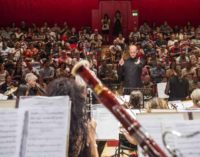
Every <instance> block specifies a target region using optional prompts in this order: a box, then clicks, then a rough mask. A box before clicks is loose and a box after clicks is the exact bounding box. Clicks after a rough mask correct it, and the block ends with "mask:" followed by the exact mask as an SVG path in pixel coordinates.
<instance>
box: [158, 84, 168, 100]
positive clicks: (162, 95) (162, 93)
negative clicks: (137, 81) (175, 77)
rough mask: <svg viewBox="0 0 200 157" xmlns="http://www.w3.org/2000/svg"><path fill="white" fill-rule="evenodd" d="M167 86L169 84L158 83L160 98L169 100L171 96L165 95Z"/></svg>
mask: <svg viewBox="0 0 200 157" xmlns="http://www.w3.org/2000/svg"><path fill="white" fill-rule="evenodd" d="M166 85H167V82H161V83H157V91H158V97H159V98H169V96H168V95H166V94H165V88H166Z"/></svg>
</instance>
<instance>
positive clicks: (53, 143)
mask: <svg viewBox="0 0 200 157" xmlns="http://www.w3.org/2000/svg"><path fill="white" fill-rule="evenodd" d="M69 111H70V107H69V108H68V111H66V110H63V109H62V108H61V109H59V108H57V109H55V108H54V109H53V108H52V109H47V110H30V111H28V116H27V117H26V118H28V120H27V124H26V126H25V128H26V129H27V138H26V139H25V140H24V141H26V142H25V143H24V145H25V147H24V148H23V153H22V156H21V157H55V156H58V157H66V152H67V151H66V148H67V147H68V146H67V142H66V140H67V136H69V124H70V119H69V117H70V116H69V113H70V112H69Z"/></svg>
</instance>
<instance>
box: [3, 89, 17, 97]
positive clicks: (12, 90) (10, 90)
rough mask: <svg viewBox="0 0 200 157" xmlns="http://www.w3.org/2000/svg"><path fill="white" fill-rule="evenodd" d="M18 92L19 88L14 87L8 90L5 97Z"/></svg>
mask: <svg viewBox="0 0 200 157" xmlns="http://www.w3.org/2000/svg"><path fill="white" fill-rule="evenodd" d="M16 90H17V87H12V88H11V89H9V90H7V91H6V92H5V93H4V95H6V96H8V95H11V94H12V93H14V92H15V91H16Z"/></svg>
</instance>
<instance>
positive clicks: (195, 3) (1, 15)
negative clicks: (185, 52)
mask: <svg viewBox="0 0 200 157" xmlns="http://www.w3.org/2000/svg"><path fill="white" fill-rule="evenodd" d="M132 3H133V5H132V7H133V9H138V10H139V22H140V24H141V23H143V22H144V21H155V22H156V23H157V24H160V23H162V22H163V21H164V20H167V21H169V23H170V24H173V25H175V24H180V25H183V24H185V23H186V21H188V20H190V21H191V22H192V23H193V24H199V23H200V0H133V2H132ZM98 8H99V0H0V25H9V24H10V23H11V22H12V21H14V22H17V23H19V21H21V20H25V21H26V22H28V23H32V22H34V23H37V24H42V23H44V22H45V21H47V22H48V23H54V22H58V23H63V21H67V22H68V23H69V25H71V26H76V27H80V26H83V25H91V11H92V9H98Z"/></svg>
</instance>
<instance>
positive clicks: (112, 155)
mask: <svg viewBox="0 0 200 157" xmlns="http://www.w3.org/2000/svg"><path fill="white" fill-rule="evenodd" d="M117 153H118V147H117V146H112V147H111V146H108V145H107V144H106V146H105V148H104V150H103V153H102V155H101V157H118V156H117ZM124 153H126V154H128V155H130V157H132V156H134V155H133V154H135V153H134V152H130V151H124ZM128 155H120V156H119V157H128Z"/></svg>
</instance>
